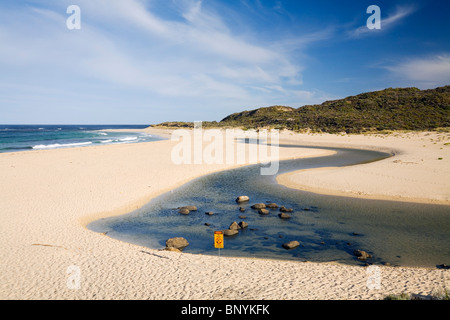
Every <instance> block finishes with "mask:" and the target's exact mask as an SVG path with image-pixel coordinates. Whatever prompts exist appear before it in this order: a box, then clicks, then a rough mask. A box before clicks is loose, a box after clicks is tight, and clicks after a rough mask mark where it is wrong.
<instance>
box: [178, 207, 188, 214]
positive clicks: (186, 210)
mask: <svg viewBox="0 0 450 320" xmlns="http://www.w3.org/2000/svg"><path fill="white" fill-rule="evenodd" d="M178 212H179V213H181V214H184V215H188V214H189V213H191V211H189V210H188V209H186V208H181V209H180V210H178Z"/></svg>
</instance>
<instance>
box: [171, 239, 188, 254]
mask: <svg viewBox="0 0 450 320" xmlns="http://www.w3.org/2000/svg"><path fill="white" fill-rule="evenodd" d="M188 245H189V242H188V241H187V240H186V239H185V238H181V237H178V238H171V239H169V240H167V241H166V250H171V249H169V248H174V249H178V250H180V251H183V249H184V248H186V247H187V246H188Z"/></svg>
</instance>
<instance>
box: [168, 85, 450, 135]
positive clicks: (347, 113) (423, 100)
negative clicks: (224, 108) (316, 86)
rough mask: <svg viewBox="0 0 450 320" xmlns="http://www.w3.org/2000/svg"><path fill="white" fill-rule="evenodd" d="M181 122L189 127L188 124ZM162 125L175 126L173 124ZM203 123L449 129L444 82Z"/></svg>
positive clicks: (449, 98)
mask: <svg viewBox="0 0 450 320" xmlns="http://www.w3.org/2000/svg"><path fill="white" fill-rule="evenodd" d="M178 124H180V126H181V124H183V126H184V127H192V126H193V124H189V123H178ZM161 125H162V126H172V127H173V126H175V127H180V126H178V125H177V123H173V122H172V123H166V124H161ZM203 126H204V127H244V128H249V129H250V128H251V129H256V128H263V127H265V128H267V127H269V128H276V129H290V130H295V131H298V130H312V131H315V132H329V133H337V132H347V133H361V132H368V131H371V132H373V131H383V130H434V129H437V128H445V127H450V86H445V87H440V88H436V89H429V90H419V89H417V88H397V89H393V88H389V89H385V90H381V91H375V92H369V93H363V94H359V95H356V96H351V97H347V98H345V99H340V100H334V101H326V102H324V103H322V104H320V105H308V106H304V107H300V108H298V109H294V108H291V107H286V106H272V107H265V108H259V109H256V110H252V111H243V112H239V113H235V114H232V115H229V116H227V117H226V118H224V119H223V120H222V121H220V122H204V123H203Z"/></svg>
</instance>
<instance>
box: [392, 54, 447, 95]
mask: <svg viewBox="0 0 450 320" xmlns="http://www.w3.org/2000/svg"><path fill="white" fill-rule="evenodd" d="M384 68H385V69H387V70H389V71H390V72H391V73H392V74H393V75H394V76H395V77H396V78H398V79H400V80H402V81H407V82H412V83H415V84H416V85H417V86H419V87H424V88H425V87H434V86H441V85H449V84H450V54H448V53H445V54H438V55H433V56H429V57H425V58H410V59H406V60H405V61H403V62H401V63H399V64H396V65H391V66H385V67H384Z"/></svg>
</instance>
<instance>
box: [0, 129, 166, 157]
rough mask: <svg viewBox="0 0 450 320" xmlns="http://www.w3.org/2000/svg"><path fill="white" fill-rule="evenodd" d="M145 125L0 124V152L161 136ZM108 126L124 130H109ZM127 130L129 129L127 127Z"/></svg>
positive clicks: (109, 142) (94, 144) (131, 140)
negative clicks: (144, 130)
mask: <svg viewBox="0 0 450 320" xmlns="http://www.w3.org/2000/svg"><path fill="white" fill-rule="evenodd" d="M146 127H148V125H0V153H5V152H17V151H30V150H44V149H58V148H73V147H88V146H96V145H97V146H98V145H107V144H123V143H137V142H148V141H156V140H161V139H162V138H160V137H158V136H153V135H150V134H147V133H144V132H138V131H133V130H139V129H144V128H146ZM109 129H121V130H126V131H121V132H112V131H108V130H109ZM128 130H129V131H128Z"/></svg>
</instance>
